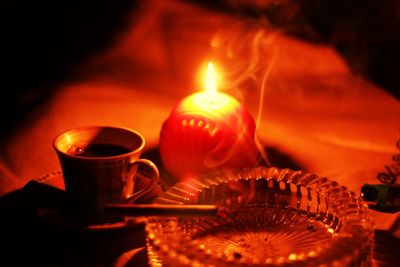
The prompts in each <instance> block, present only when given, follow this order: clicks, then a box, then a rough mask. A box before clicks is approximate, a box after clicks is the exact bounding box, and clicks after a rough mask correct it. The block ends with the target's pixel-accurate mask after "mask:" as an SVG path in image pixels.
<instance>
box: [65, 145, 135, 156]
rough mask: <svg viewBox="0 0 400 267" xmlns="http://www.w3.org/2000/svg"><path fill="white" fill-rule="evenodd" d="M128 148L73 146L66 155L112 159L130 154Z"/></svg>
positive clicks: (115, 146)
mask: <svg viewBox="0 0 400 267" xmlns="http://www.w3.org/2000/svg"><path fill="white" fill-rule="evenodd" d="M130 151H131V150H130V149H129V148H126V147H123V146H119V145H114V144H89V145H88V146H86V147H76V146H73V147H71V148H70V149H69V150H68V153H69V154H71V155H74V156H80V157H112V156H118V155H122V154H125V153H128V152H130Z"/></svg>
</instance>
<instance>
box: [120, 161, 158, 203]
mask: <svg viewBox="0 0 400 267" xmlns="http://www.w3.org/2000/svg"><path fill="white" fill-rule="evenodd" d="M138 166H143V167H145V168H146V169H148V170H150V171H151V175H150V176H145V177H146V178H149V179H150V180H151V182H150V183H149V184H148V185H147V186H145V187H144V188H142V189H140V190H139V191H137V192H132V193H131V194H130V195H128V196H127V197H126V201H129V202H132V203H133V202H135V201H136V200H137V199H138V198H140V197H141V196H143V195H145V194H147V193H148V192H150V191H151V190H152V189H153V188H154V187H155V185H156V184H157V182H158V180H159V178H160V172H159V171H158V168H157V166H156V165H155V164H154V163H153V162H151V161H150V160H148V159H137V160H135V161H134V162H132V163H131V164H130V168H131V169H133V168H134V167H138ZM138 171H139V169H138ZM131 179H135V176H134V175H133V176H132V177H131ZM132 190H134V188H133V189H132Z"/></svg>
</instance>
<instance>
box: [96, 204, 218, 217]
mask: <svg viewBox="0 0 400 267" xmlns="http://www.w3.org/2000/svg"><path fill="white" fill-rule="evenodd" d="M104 212H105V213H106V214H112V215H120V216H133V217H137V216H171V217H180V216H193V217H200V216H213V215H217V214H218V213H219V212H220V208H218V207H217V206H215V205H164V204H106V205H105V206H104Z"/></svg>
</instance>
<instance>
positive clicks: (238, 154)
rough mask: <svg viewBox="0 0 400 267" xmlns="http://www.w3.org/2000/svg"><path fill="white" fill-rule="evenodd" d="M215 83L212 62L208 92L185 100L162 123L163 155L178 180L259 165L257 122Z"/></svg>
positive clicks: (167, 166) (206, 82)
mask: <svg viewBox="0 0 400 267" xmlns="http://www.w3.org/2000/svg"><path fill="white" fill-rule="evenodd" d="M216 81H217V75H216V72H215V69H214V65H213V64H212V63H211V62H210V63H209V64H208V68H207V73H206V77H205V87H206V88H205V90H203V91H200V92H197V93H194V94H192V95H189V96H188V97H186V98H184V99H183V100H182V101H181V102H179V103H178V105H177V106H176V107H175V108H174V109H173V110H172V112H171V114H170V116H169V118H168V119H167V120H166V121H165V122H164V123H163V126H162V129H161V133H160V154H161V158H162V161H163V163H164V165H165V168H166V169H167V170H169V171H170V172H171V173H172V174H173V175H174V177H175V178H176V179H179V180H182V179H185V177H188V176H190V175H197V174H201V173H205V172H207V171H211V170H215V169H217V168H234V167H245V166H252V165H254V164H255V162H256V159H257V155H258V150H257V149H256V145H255V141H254V136H255V122H254V120H253V118H252V117H251V115H250V113H249V112H248V111H247V109H246V108H245V107H244V106H243V105H241V104H240V103H239V102H238V101H237V100H236V99H235V98H233V97H232V96H230V95H228V94H225V93H222V92H219V91H217V83H216Z"/></svg>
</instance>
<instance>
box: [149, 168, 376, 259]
mask: <svg viewBox="0 0 400 267" xmlns="http://www.w3.org/2000/svg"><path fill="white" fill-rule="evenodd" d="M155 203H159V204H181V205H185V204H191V205H192V204H206V205H218V206H221V207H224V208H226V209H227V210H228V211H229V212H228V215H226V214H225V216H208V217H204V216H203V217H150V218H149V219H148V222H147V224H146V235H147V240H146V248H147V254H148V258H149V264H150V266H174V267H175V266H217V267H222V266H278V265H279V266H281V265H283V266H369V264H370V263H369V262H370V260H369V258H370V251H371V247H372V240H373V222H372V218H371V217H370V215H369V213H368V209H367V206H366V205H365V204H364V203H363V201H362V199H361V198H360V197H358V196H357V195H356V194H355V193H354V192H351V191H349V190H348V189H347V188H346V187H344V186H342V185H340V184H338V183H337V182H334V181H331V180H329V179H327V178H325V177H320V176H318V175H315V174H312V173H307V172H304V171H294V170H290V169H278V168H267V167H256V168H247V169H241V170H227V171H220V172H214V173H211V174H207V175H203V176H199V177H196V178H193V179H189V180H186V181H182V182H179V183H177V184H176V185H175V186H173V187H171V188H169V189H168V190H167V191H166V192H164V193H162V194H161V195H160V196H159V197H158V198H157V199H156V200H155Z"/></svg>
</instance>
